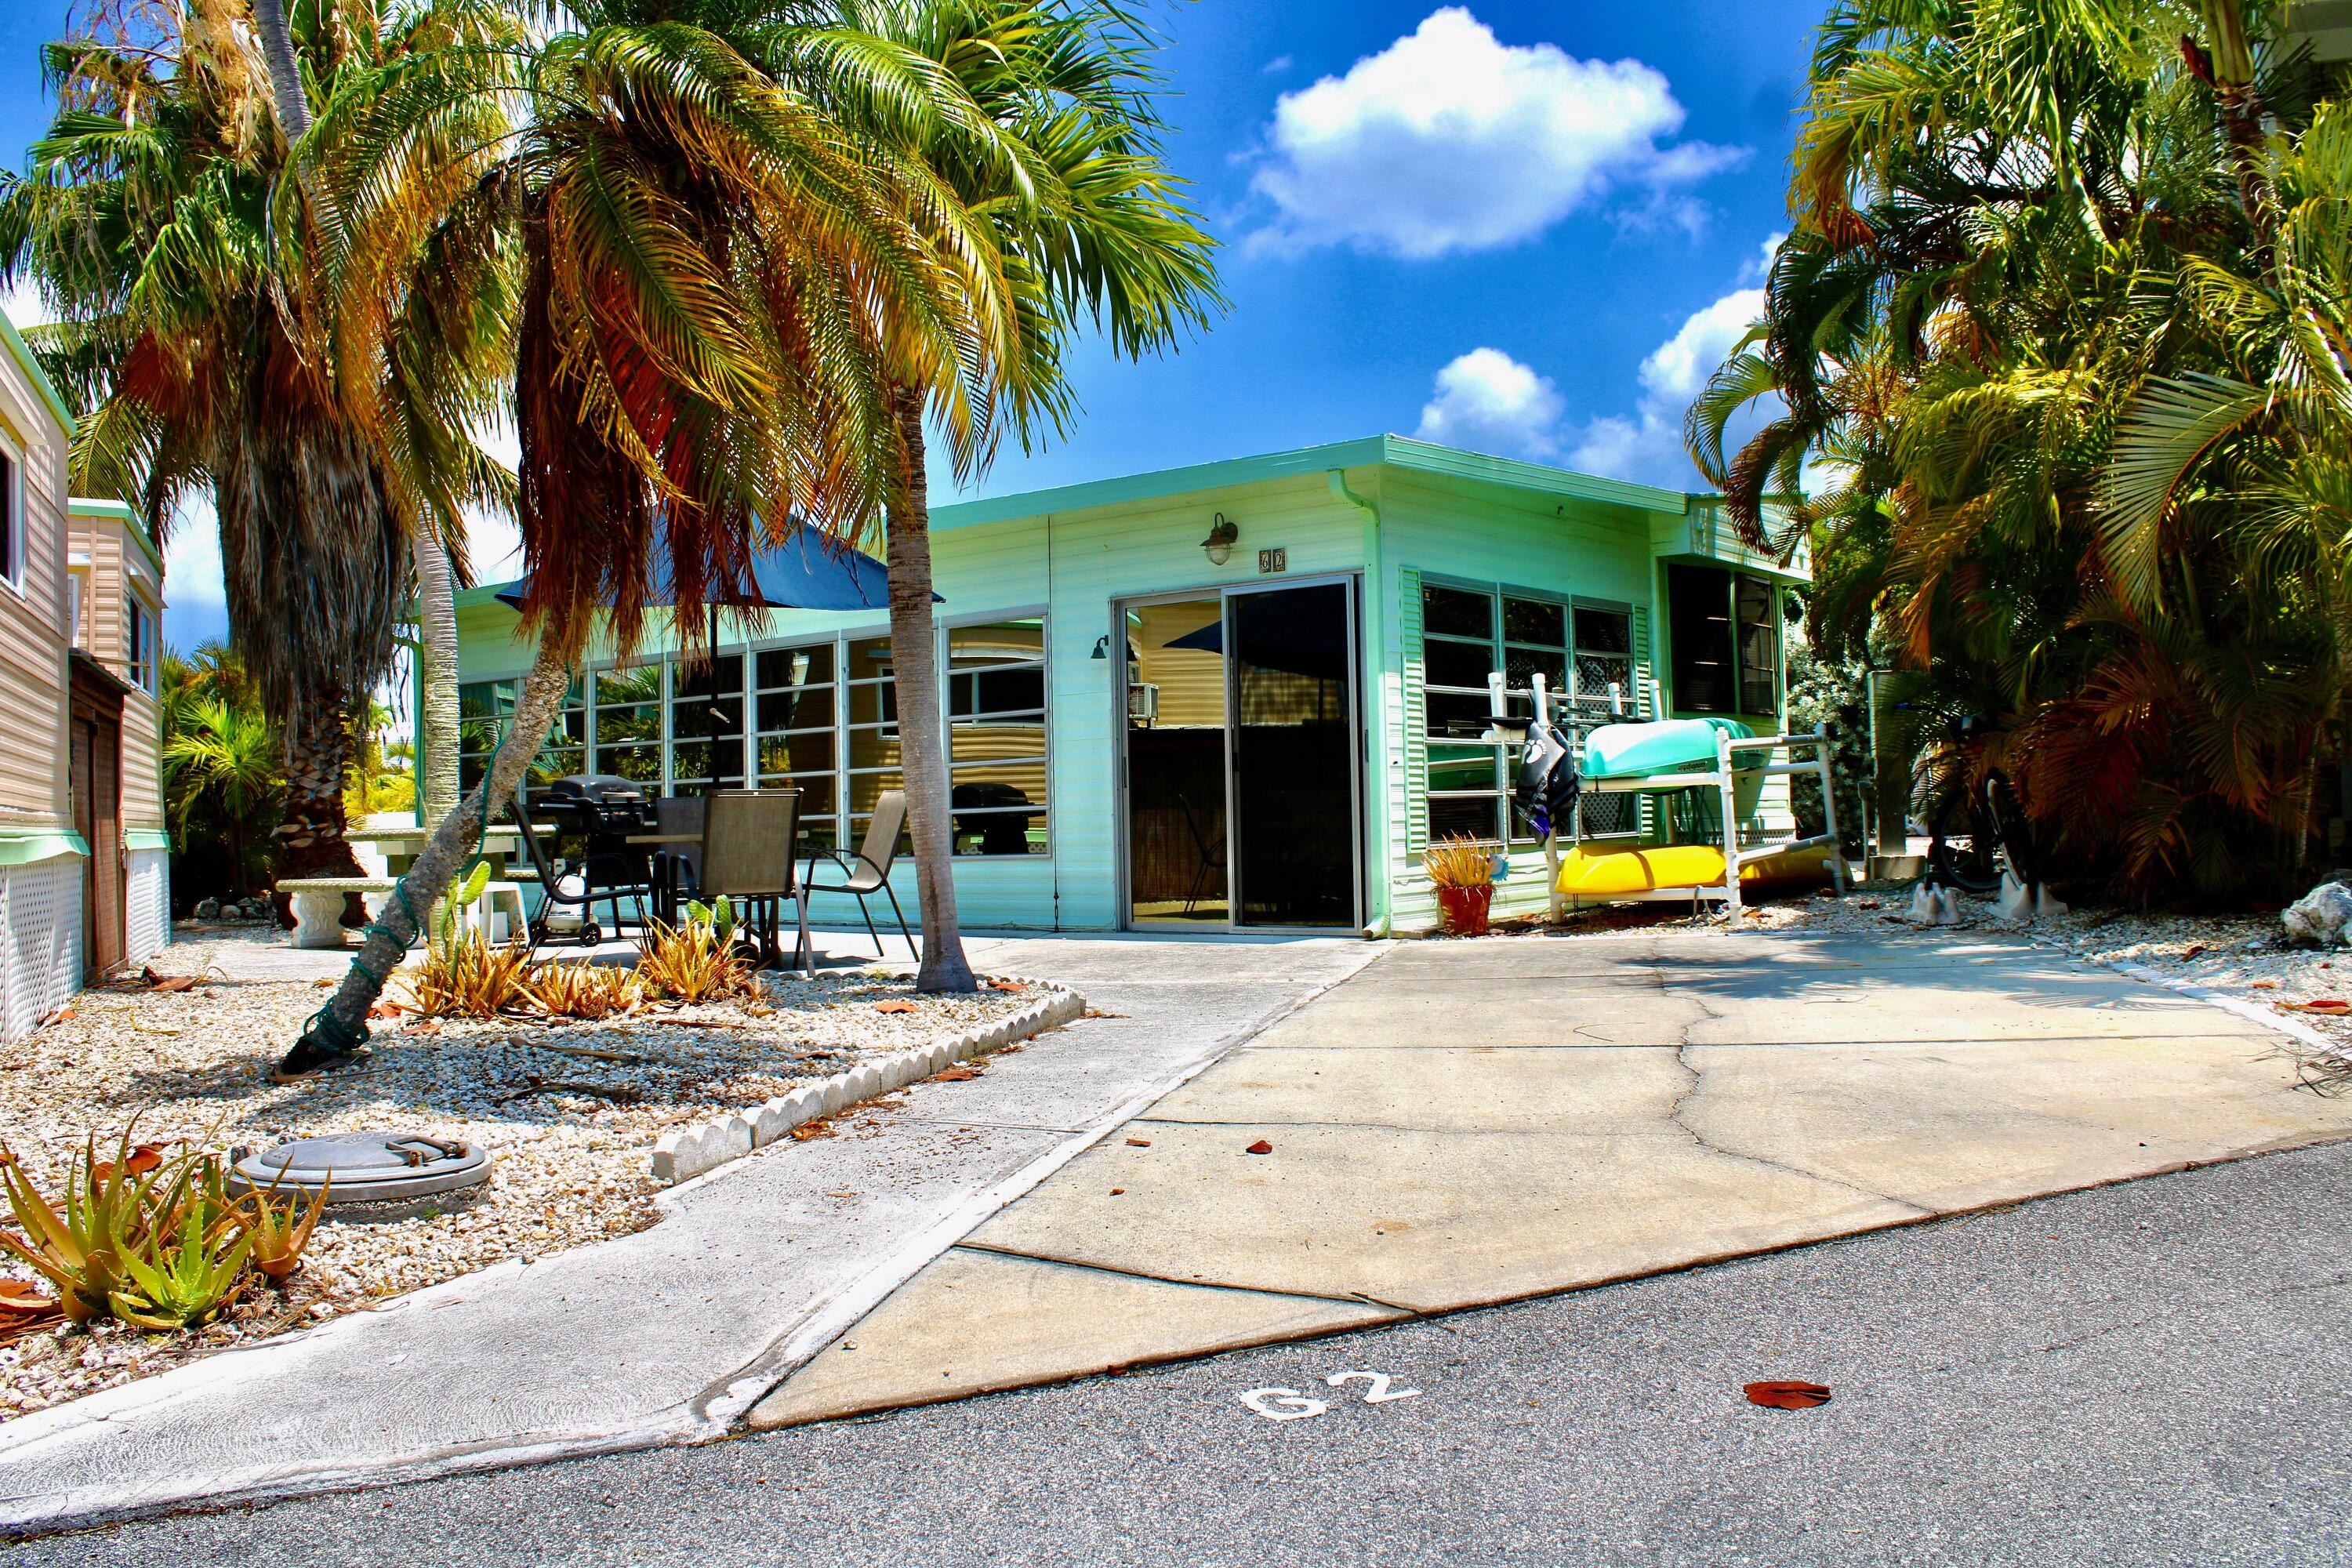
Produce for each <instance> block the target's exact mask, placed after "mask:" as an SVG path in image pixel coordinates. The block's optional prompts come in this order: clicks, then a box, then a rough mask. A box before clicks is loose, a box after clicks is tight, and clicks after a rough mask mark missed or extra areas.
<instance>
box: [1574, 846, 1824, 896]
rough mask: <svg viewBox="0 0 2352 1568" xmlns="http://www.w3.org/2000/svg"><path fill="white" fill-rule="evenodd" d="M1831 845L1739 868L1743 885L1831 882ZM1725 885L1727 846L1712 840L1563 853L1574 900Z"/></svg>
mask: <svg viewBox="0 0 2352 1568" xmlns="http://www.w3.org/2000/svg"><path fill="white" fill-rule="evenodd" d="M1828 879H1829V849H1828V847H1827V846H1822V847H1816V848H1812V849H1792V850H1789V851H1787V852H1785V853H1782V854H1779V855H1774V856H1771V857H1769V858H1766V859H1762V860H1751V861H1749V862H1748V864H1747V865H1745V866H1742V867H1741V868H1739V885H1740V886H1741V887H1743V888H1745V887H1752V886H1756V885H1758V884H1762V883H1775V882H1792V881H1816V880H1818V881H1827V880H1828ZM1721 886H1723V848H1722V847H1721V846H1720V845H1709V844H1666V845H1654V846H1652V847H1646V848H1639V849H1592V848H1589V847H1586V846H1584V845H1581V844H1580V845H1577V846H1576V847H1574V848H1572V849H1570V851H1569V852H1568V853H1567V854H1566V855H1564V856H1562V857H1561V858H1560V862H1559V883H1558V887H1559V891H1560V892H1561V894H1563V895H1564V896H1566V897H1568V898H1571V899H1618V898H1623V897H1625V896H1627V895H1628V894H1632V893H1654V892H1656V891H1658V890H1659V889H1667V888H1720V887H1721Z"/></svg>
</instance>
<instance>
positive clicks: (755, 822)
mask: <svg viewBox="0 0 2352 1568" xmlns="http://www.w3.org/2000/svg"><path fill="white" fill-rule="evenodd" d="M702 805H703V815H702V849H701V854H700V856H699V860H700V865H699V868H698V875H697V885H696V888H695V897H696V898H698V899H699V900H702V901H704V902H705V903H708V902H709V901H711V900H714V899H719V898H724V899H726V900H728V901H729V902H730V903H731V904H735V905H738V906H740V907H741V908H742V909H743V910H745V911H746V913H747V914H749V915H750V917H751V919H750V920H749V921H746V922H745V923H746V924H754V923H755V922H756V924H755V929H757V930H758V931H759V932H760V943H759V946H760V962H761V963H770V962H773V961H775V960H777V959H780V958H781V957H782V946H781V944H780V943H779V942H777V940H776V932H777V928H778V925H779V923H780V921H779V919H778V917H779V914H780V911H781V910H782V905H783V901H784V900H786V899H789V898H792V897H793V895H794V894H795V892H796V891H797V889H795V888H794V886H793V880H794V879H793V846H794V838H793V835H794V833H795V832H796V831H797V829H798V826H799V822H800V807H801V792H800V791H798V790H796V789H715V790H712V791H711V792H710V795H709V799H708V800H706V801H704V802H703V803H702Z"/></svg>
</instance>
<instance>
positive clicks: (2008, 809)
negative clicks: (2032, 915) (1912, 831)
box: [1919, 713, 2041, 893]
mask: <svg viewBox="0 0 2352 1568" xmlns="http://www.w3.org/2000/svg"><path fill="white" fill-rule="evenodd" d="M1991 727H1992V721H1990V719H1987V718H1986V717H1985V716H1984V715H1983V714H1981V713H1971V714H1969V716H1968V717H1967V718H1965V719H1962V720H1960V721H1958V722H1957V723H1956V724H1954V725H1953V726H1952V732H1951V740H1950V742H1949V744H1948V747H1947V749H1946V751H1945V753H1944V755H1943V757H1942V759H1941V760H1942V762H1943V764H1944V766H1943V768H1942V770H1941V771H1943V772H1944V773H1946V775H1947V777H1948V778H1949V776H1950V775H1951V774H1953V773H1958V777H1959V779H1960V780H1962V781H1964V782H1961V783H1959V784H1957V785H1955V784H1950V783H1947V784H1945V785H1944V786H1943V787H1941V788H1937V786H1936V784H1935V783H1934V780H1935V774H1936V773H1937V767H1936V763H1937V760H1938V759H1937V757H1936V756H1935V755H1933V754H1931V755H1928V756H1925V757H1922V758H1921V759H1920V763H1919V766H1920V771H1921V773H1922V774H1923V775H1925V777H1926V778H1927V781H1928V788H1929V791H1930V793H1931V794H1932V795H1934V797H1935V798H1934V804H1933V805H1932V806H1931V807H1930V811H1929V815H1928V818H1927V864H1928V866H1929V868H1931V870H1932V873H1933V875H1934V876H1935V878H1936V879H1937V880H1938V881H1941V882H1943V883H1945V884H1946V885H1948V886H1950V887H1954V888H1958V889H1960V890H1961V891H1962V892H1967V893H1992V892H1998V891H1999V890H2000V881H2001V873H2002V872H2003V871H2004V870H2006V871H2008V872H2010V873H2011V875H2013V876H2015V877H2016V879H2018V880H2019V881H2020V882H2021V883H2023V884H2024V885H2025V886H2027V887H2029V888H2031V887H2034V886H2037V885H2038V884H2039V881H2040V875H2041V857H2040V855H2039V853H2038V852H2037V850H2036V847H2035V846H2034V842H2033V824H2032V820H2031V819H2030V818H2029V817H2027V816H2026V815H2025V807H2024V805H2023V803H2022V802H2021V801H2020V800H2019V798H2018V795H2017V789H2016V786H2015V785H2013V784H2011V783H2010V781H2009V775H2008V774H2007V773H2003V772H2001V771H2000V769H1999V768H1987V769H1985V770H1983V772H1982V773H1981V774H1979V772H1978V769H1977V768H1976V767H1975V766H1974V765H1973V764H1974V763H1975V760H1976V757H1977V754H1978V753H1979V752H1982V751H1983V749H1984V736H1985V734H1986V733H1987V731H1990V729H1991ZM1952 752H1958V753H1959V754H1958V756H1954V755H1952Z"/></svg>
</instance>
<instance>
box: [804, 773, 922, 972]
mask: <svg viewBox="0 0 2352 1568" xmlns="http://www.w3.org/2000/svg"><path fill="white" fill-rule="evenodd" d="M906 829H907V795H906V792H905V791H903V790H895V789H887V790H884V791H883V792H882V793H881V795H878V796H877V797H876V798H875V801H874V816H872V818H870V819H869V820H868V821H867V822H866V841H865V842H864V843H863V844H860V845H859V846H858V847H857V853H856V855H855V856H847V855H844V854H842V853H841V851H839V850H838V849H820V850H818V851H817V852H816V853H815V854H814V855H812V856H810V857H809V868H808V875H807V876H806V877H804V878H803V879H801V951H802V952H803V954H804V955H806V957H805V960H804V962H803V966H802V970H801V973H803V974H805V973H810V971H811V970H812V969H813V968H814V962H815V958H814V954H815V950H814V948H813V947H811V946H810V945H809V940H808V901H809V895H810V894H811V893H847V894H850V895H851V896H853V897H854V898H856V900H857V909H858V912H859V913H861V914H863V915H864V916H865V917H866V934H867V935H868V936H870V937H872V938H873V939H874V952H875V953H876V955H877V956H878V957H884V958H887V957H888V956H889V954H888V953H887V952H884V951H883V947H882V933H881V932H880V931H877V930H876V929H875V927H874V910H872V908H870V907H869V906H868V905H867V904H866V900H867V899H868V898H869V897H871V896H872V895H873V894H876V893H880V894H882V895H884V896H885V897H887V899H888V900H890V912H891V913H892V914H895V915H897V916H898V934H899V935H900V936H903V937H905V938H906V939H907V951H908V952H910V953H911V952H916V948H915V933H914V932H913V931H911V930H909V929H908V925H907V911H906V910H902V909H900V908H899V907H898V892H897V891H896V890H895V889H892V887H891V886H890V865H891V862H892V861H894V860H896V859H897V858H898V836H899V835H900V834H902V833H904V832H905V831H906ZM819 860H830V861H832V862H833V863H834V864H835V866H837V867H839V868H841V870H842V871H843V873H844V876H843V877H842V879H841V880H840V881H838V882H829V883H828V882H819V881H818V880H817V879H816V869H817V862H818V861H819Z"/></svg>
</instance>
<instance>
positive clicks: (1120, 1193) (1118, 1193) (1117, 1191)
mask: <svg viewBox="0 0 2352 1568" xmlns="http://www.w3.org/2000/svg"><path fill="white" fill-rule="evenodd" d="M1110 1195H1111V1196H1113V1197H1115V1198H1123V1197H1125V1196H1127V1189H1126V1188H1125V1187H1113V1188H1112V1189H1111V1190H1110Z"/></svg>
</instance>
